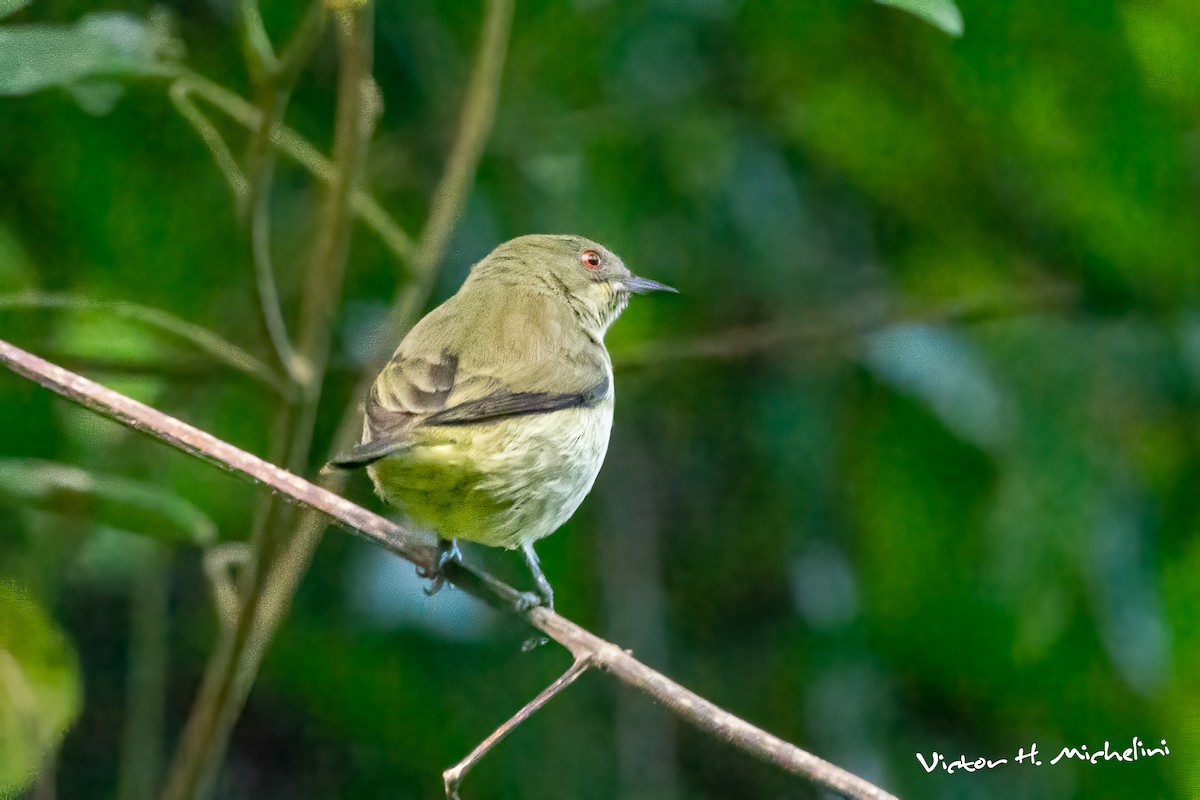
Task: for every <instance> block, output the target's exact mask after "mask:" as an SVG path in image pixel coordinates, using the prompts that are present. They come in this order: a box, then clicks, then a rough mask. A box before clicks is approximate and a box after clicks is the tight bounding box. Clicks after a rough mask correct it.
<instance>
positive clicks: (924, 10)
mask: <svg viewBox="0 0 1200 800" xmlns="http://www.w3.org/2000/svg"><path fill="white" fill-rule="evenodd" d="M875 2H876V3H878V4H879V5H881V6H894V7H895V8H899V9H901V10H903V11H907V12H908V13H910V14H912V15H913V16H916V17H920V18H921V19H923V20H925V21H926V22H928V23H929V24H930V25H932V26H934V27H935V28H941V29H942V30H943V31H945V32H946V33H948V34H950V35H951V36H962V32H963V18H962V13H961V12H960V11H959V10H958V6H956V5H954V0H875Z"/></svg>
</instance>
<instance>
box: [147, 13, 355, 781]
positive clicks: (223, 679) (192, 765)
mask: <svg viewBox="0 0 1200 800" xmlns="http://www.w3.org/2000/svg"><path fill="white" fill-rule="evenodd" d="M370 13H371V9H370V8H369V7H368V8H365V9H359V10H358V11H355V12H344V13H341V14H339V15H338V18H337V22H338V24H337V40H338V46H339V54H340V68H339V73H338V95H337V97H338V100H337V110H336V114H335V117H336V118H335V131H334V143H333V163H334V164H336V165H337V167H336V169H334V170H333V171H332V174H331V175H330V179H329V181H328V183H327V184H326V185H325V187H324V192H323V196H322V203H321V212H320V218H319V220H318V224H317V228H316V231H315V237H314V241H313V244H312V248H311V254H310V259H309V264H308V267H307V270H306V274H305V279H304V297H303V301H302V308H301V313H300V322H299V330H298V333H297V339H296V345H295V349H294V354H295V356H296V358H297V360H298V361H299V362H300V363H301V364H302V367H303V369H302V370H300V371H299V372H293V377H294V380H295V382H296V386H297V389H298V390H299V391H298V397H297V398H296V402H294V403H288V404H286V405H285V406H284V408H283V409H281V411H280V413H279V414H278V415H277V417H276V434H277V438H276V441H277V442H279V443H280V444H281V445H284V443H286V444H285V446H281V447H277V448H276V450H275V452H276V453H277V454H281V457H282V459H283V461H284V463H286V464H287V465H288V467H289V468H290V469H291V470H293V471H299V470H301V469H303V468H304V466H305V465H306V463H307V461H308V455H309V449H310V445H311V440H312V433H313V427H314V421H315V417H316V410H317V403H318V401H319V399H320V394H321V384H322V382H323V379H324V374H325V365H326V363H327V360H328V354H329V345H330V337H331V330H332V319H333V315H334V312H335V310H336V308H337V303H338V300H339V298H340V297H341V286H342V278H343V276H344V274H345V268H346V261H347V255H348V252H349V244H350V220H351V218H352V210H351V205H352V199H351V198H352V195H353V191H354V188H355V185H356V182H357V180H358V175H359V173H360V171H361V165H362V162H363V160H364V155H365V152H366V147H367V142H368V140H369V138H370V134H371V131H372V129H373V126H374V120H375V114H374V113H373V112H374V106H373V105H372V103H371V101H372V100H373V95H372V94H371V85H370V84H371V78H370V74H371V71H370V63H371V55H372V50H371V32H370ZM260 120H261V121H262V122H263V124H264V125H265V124H269V120H270V113H263V114H262V116H261V117H260ZM253 183H254V181H252V184H253ZM263 263H265V260H261V259H260V264H263ZM266 268H267V269H268V270H269V269H270V265H269V263H266ZM261 271H262V270H261V269H260V273H261ZM292 518H293V515H292V514H291V513H290V511H289V510H288V509H286V508H282V507H281V504H280V503H278V502H276V501H275V498H273V497H270V498H266V499H265V501H264V502H263V503H261V504H260V505H259V509H258V512H257V513H256V515H255V522H254V526H253V531H252V534H251V557H250V558H249V559H248V562H247V565H246V569H245V570H244V571H243V575H242V577H241V581H240V586H239V590H238V600H239V602H240V612H239V614H238V617H237V620H236V625H235V626H234V627H233V628H232V630H230V631H227V632H226V633H225V635H223V636H221V637H220V638H219V639H218V642H217V647H216V649H215V651H214V652H213V654H212V656H211V658H210V660H209V664H208V667H207V668H206V670H205V674H204V679H203V681H202V683H201V687H200V692H199V695H198V696H197V698H196V700H195V702H194V703H193V706H192V712H191V715H190V716H189V718H188V721H187V723H186V725H185V727H184V734H183V738H182V741H181V743H180V746H179V749H178V752H177V755H176V759H175V762H174V764H173V766H172V769H171V772H170V774H169V776H168V781H167V787H166V791H165V794H164V796H165V797H166V798H168V800H185V799H186V800H192V799H193V798H195V797H197V796H199V797H204V796H206V795H207V794H208V793H209V791H210V789H211V786H212V783H213V780H214V777H215V774H216V771H217V768H218V766H219V764H220V760H221V757H222V755H223V754H224V751H225V748H226V746H227V743H228V740H229V736H230V734H231V733H232V730H233V727H234V724H235V723H236V721H237V718H238V716H239V715H240V713H241V709H242V707H243V705H244V703H245V700H246V697H247V696H248V695H249V693H250V687H251V686H252V685H253V683H254V679H255V677H256V676H257V674H258V666H259V664H260V663H261V660H262V656H263V654H264V653H265V652H266V647H267V644H268V643H269V642H270V639H271V636H272V634H273V633H274V631H275V628H276V627H277V625H278V621H279V620H280V619H281V618H282V613H279V614H276V613H269V614H267V615H266V616H264V606H266V607H267V610H274V609H276V608H277V607H278V599H279V598H277V597H268V594H270V590H269V588H268V582H269V580H270V575H271V574H272V573H273V572H274V571H275V570H276V569H277V564H276V563H275V562H276V560H277V559H280V560H284V561H287V560H288V559H290V555H289V551H290V550H291V548H290V546H285V545H284V544H283V542H284V541H285V539H286V538H288V537H286V536H285V534H286V533H287V532H288V529H289V528H290V526H291V524H292ZM288 544H289V545H290V542H289V543H288ZM290 599H291V594H288V595H287V597H286V598H285V599H284V602H283V604H282V609H283V611H286V608H287V606H288V604H289V603H290Z"/></svg>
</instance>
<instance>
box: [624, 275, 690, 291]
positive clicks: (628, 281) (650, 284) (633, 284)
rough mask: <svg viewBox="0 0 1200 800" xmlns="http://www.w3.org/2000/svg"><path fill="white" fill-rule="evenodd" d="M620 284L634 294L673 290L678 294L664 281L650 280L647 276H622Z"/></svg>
mask: <svg viewBox="0 0 1200 800" xmlns="http://www.w3.org/2000/svg"><path fill="white" fill-rule="evenodd" d="M621 284H622V285H623V286H624V287H625V288H626V289H627V290H629V291H631V292H633V293H634V294H645V293H646V292H674V293H675V294H679V290H678V289H672V288H671V287H670V286H667V285H666V284H665V283H659V282H658V281H652V280H650V279H649V278H639V277H638V276H637V275H630V276H629V277H628V278H622V279H621Z"/></svg>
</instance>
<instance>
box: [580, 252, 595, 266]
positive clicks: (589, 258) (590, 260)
mask: <svg viewBox="0 0 1200 800" xmlns="http://www.w3.org/2000/svg"><path fill="white" fill-rule="evenodd" d="M579 259H580V260H581V261H582V262H583V265H584V266H585V267H587V268H588V269H600V254H599V253H597V252H596V251H595V250H584V251H583V255H581V256H580V257H579Z"/></svg>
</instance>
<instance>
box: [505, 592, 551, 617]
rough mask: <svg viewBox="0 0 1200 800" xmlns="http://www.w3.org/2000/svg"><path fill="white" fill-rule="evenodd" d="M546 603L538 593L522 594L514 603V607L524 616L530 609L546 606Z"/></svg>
mask: <svg viewBox="0 0 1200 800" xmlns="http://www.w3.org/2000/svg"><path fill="white" fill-rule="evenodd" d="M545 603H546V601H545V599H543V598H542V596H541V595H540V594H538V593H537V592H521V594H520V596H519V597H517V599H516V601H515V602H514V603H513V607H514V608H515V609H516V610H517V613H518V614H524V613H525V612H526V611H528V610H529V609H531V608H533V607H535V606H540V605H545Z"/></svg>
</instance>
